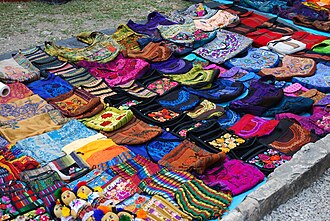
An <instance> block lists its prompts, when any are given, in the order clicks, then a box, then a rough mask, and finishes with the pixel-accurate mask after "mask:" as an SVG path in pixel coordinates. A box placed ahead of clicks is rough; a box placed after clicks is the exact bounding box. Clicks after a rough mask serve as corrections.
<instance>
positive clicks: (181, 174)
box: [139, 168, 193, 205]
mask: <svg viewBox="0 0 330 221" xmlns="http://www.w3.org/2000/svg"><path fill="white" fill-rule="evenodd" d="M192 179H193V175H191V174H190V173H188V172H185V171H177V170H173V171H170V170H168V169H166V168H163V169H161V170H160V171H159V172H157V173H156V174H154V175H152V176H151V177H148V178H146V179H144V180H143V181H142V182H141V183H140V184H139V188H140V189H141V190H142V191H143V192H145V193H147V194H148V195H152V196H153V195H159V196H161V197H163V198H164V199H166V200H168V201H170V202H171V203H173V204H174V205H177V203H176V201H175V196H174V195H175V192H176V191H177V190H178V189H179V188H180V187H181V186H182V185H183V184H184V183H186V182H188V181H189V180H192Z"/></svg>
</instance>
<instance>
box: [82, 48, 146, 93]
mask: <svg viewBox="0 0 330 221" xmlns="http://www.w3.org/2000/svg"><path fill="white" fill-rule="evenodd" d="M78 66H82V67H85V68H87V69H88V71H89V72H90V73H91V74H92V75H93V76H94V77H96V78H97V79H101V78H103V79H104V80H105V82H106V83H107V84H108V85H109V86H110V87H114V86H118V85H122V84H125V83H127V82H129V81H131V80H134V79H135V78H137V77H139V76H142V75H143V74H144V73H145V72H146V71H147V69H148V68H149V63H148V62H146V61H145V60H143V59H138V58H125V57H124V56H123V55H122V54H120V55H118V57H117V58H116V59H114V61H112V62H108V63H106V64H100V63H99V62H88V61H80V62H79V63H78Z"/></svg>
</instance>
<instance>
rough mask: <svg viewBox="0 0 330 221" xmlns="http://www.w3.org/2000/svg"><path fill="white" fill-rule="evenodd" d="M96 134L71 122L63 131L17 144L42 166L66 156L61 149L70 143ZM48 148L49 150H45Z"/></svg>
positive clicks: (55, 131)
mask: <svg viewBox="0 0 330 221" xmlns="http://www.w3.org/2000/svg"><path fill="white" fill-rule="evenodd" d="M94 134H96V132H95V131H93V130H90V129H88V128H86V127H85V126H84V125H83V124H82V123H80V122H78V121H77V120H71V121H70V122H68V123H66V124H65V125H64V126H63V127H62V128H61V129H59V130H54V131H51V132H48V133H44V134H41V135H38V136H34V137H30V138H26V139H23V140H20V141H18V142H17V143H16V145H15V146H16V147H17V148H19V149H20V150H21V151H22V152H23V153H24V154H26V155H28V156H31V157H33V158H34V159H36V160H37V161H38V162H40V163H41V164H42V165H46V164H47V163H49V162H51V161H52V160H55V159H56V158H58V157H62V156H64V155H65V153H64V152H62V151H61V149H62V148H63V147H64V146H65V145H67V144H69V143H70V142H72V141H74V140H77V139H81V138H86V137H89V136H91V135H94ZM45 147H47V148H45Z"/></svg>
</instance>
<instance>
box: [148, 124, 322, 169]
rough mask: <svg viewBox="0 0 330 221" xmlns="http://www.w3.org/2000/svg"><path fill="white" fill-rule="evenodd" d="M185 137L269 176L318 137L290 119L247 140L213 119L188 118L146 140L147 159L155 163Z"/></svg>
mask: <svg viewBox="0 0 330 221" xmlns="http://www.w3.org/2000/svg"><path fill="white" fill-rule="evenodd" d="M183 128H185V129H183ZM184 139H188V140H190V141H191V142H193V143H195V144H196V145H197V146H198V147H200V148H202V149H204V150H207V151H209V152H211V153H218V152H221V151H222V152H224V153H226V154H227V156H229V157H230V158H233V159H240V160H242V161H244V162H247V163H250V164H252V165H255V166H257V167H258V168H259V169H260V170H261V171H262V172H263V173H264V174H266V175H268V174H269V173H271V172H272V171H273V170H274V169H275V168H277V167H278V166H280V165H282V164H283V163H285V162H287V161H289V160H290V159H291V156H292V155H293V154H294V153H295V152H296V151H298V150H299V149H300V148H301V147H302V146H303V145H305V144H307V143H309V142H315V141H316V140H317V136H316V135H314V134H313V133H311V132H309V131H308V130H306V129H304V128H303V127H301V126H300V125H299V124H297V123H296V122H294V121H292V120H290V119H283V120H280V121H279V124H278V125H277V126H276V127H275V129H274V130H273V131H272V132H271V133H270V134H269V135H265V136H262V137H260V138H257V137H252V138H249V139H245V138H243V137H240V136H238V135H236V134H235V133H234V132H233V131H231V130H229V129H225V128H224V127H221V125H220V124H219V122H217V121H216V120H207V121H205V120H204V121H194V120H190V121H188V122H185V123H178V124H177V125H176V127H174V128H173V129H172V130H171V133H167V132H164V133H163V134H162V135H160V136H158V137H156V138H154V139H153V140H151V141H149V142H148V143H147V144H146V150H147V153H148V155H149V158H150V159H151V160H153V161H154V162H158V161H159V160H161V158H162V157H163V156H164V155H165V154H168V153H169V152H170V151H171V150H173V149H174V148H175V147H176V146H178V145H179V144H180V143H181V142H182V141H183V140H184Z"/></svg>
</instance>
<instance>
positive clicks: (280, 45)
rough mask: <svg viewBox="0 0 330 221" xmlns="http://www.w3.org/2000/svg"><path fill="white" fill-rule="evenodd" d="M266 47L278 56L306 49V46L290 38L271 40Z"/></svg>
mask: <svg viewBox="0 0 330 221" xmlns="http://www.w3.org/2000/svg"><path fill="white" fill-rule="evenodd" d="M267 47H268V48H269V49H270V50H272V51H275V52H277V53H279V54H282V55H286V54H293V53H296V52H298V51H302V50H304V49H305V48H306V44H305V43H302V42H301V41H297V40H294V39H292V38H291V37H290V36H286V37H282V38H280V39H276V40H272V41H270V42H268V43H267Z"/></svg>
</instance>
